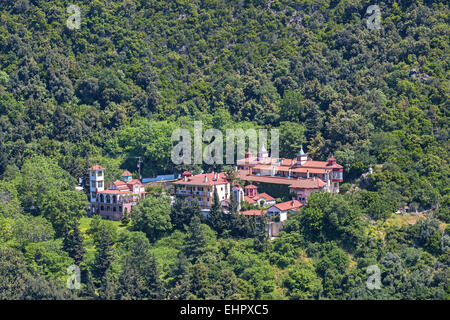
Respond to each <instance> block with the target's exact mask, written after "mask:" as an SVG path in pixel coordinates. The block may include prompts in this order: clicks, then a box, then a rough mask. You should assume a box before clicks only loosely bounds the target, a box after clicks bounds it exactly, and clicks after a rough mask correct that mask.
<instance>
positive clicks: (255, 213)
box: [239, 209, 267, 216]
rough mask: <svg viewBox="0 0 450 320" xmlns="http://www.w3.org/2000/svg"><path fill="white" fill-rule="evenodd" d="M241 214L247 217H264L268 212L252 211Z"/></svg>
mask: <svg viewBox="0 0 450 320" xmlns="http://www.w3.org/2000/svg"><path fill="white" fill-rule="evenodd" d="M239 213H240V214H243V215H245V216H263V215H265V214H266V213H267V210H257V209H252V210H247V211H241V212H239Z"/></svg>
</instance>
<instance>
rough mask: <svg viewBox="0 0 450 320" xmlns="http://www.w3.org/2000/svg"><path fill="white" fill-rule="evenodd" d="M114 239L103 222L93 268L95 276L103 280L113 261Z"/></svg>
mask: <svg viewBox="0 0 450 320" xmlns="http://www.w3.org/2000/svg"><path fill="white" fill-rule="evenodd" d="M112 245H113V240H112V238H111V234H110V233H109V232H108V230H107V229H106V225H105V224H104V223H103V224H102V226H101V229H100V241H99V244H98V246H97V253H96V255H95V260H94V266H93V268H92V274H93V276H94V277H95V278H96V279H97V280H99V281H101V280H103V278H104V277H105V275H106V271H107V270H108V268H109V266H110V265H111V262H112V260H113V256H112Z"/></svg>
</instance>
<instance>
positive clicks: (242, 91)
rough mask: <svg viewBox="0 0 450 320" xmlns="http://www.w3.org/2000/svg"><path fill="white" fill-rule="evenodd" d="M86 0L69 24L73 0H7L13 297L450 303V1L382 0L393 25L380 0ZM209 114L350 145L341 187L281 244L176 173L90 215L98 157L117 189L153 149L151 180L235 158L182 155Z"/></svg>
mask: <svg viewBox="0 0 450 320" xmlns="http://www.w3.org/2000/svg"><path fill="white" fill-rule="evenodd" d="M74 3H76V5H78V6H79V7H80V9H81V12H82V17H81V27H80V29H74V30H70V29H68V28H67V27H66V20H67V18H68V17H69V14H67V13H66V5H67V4H68V3H67V1H60V0H21V1H13V0H3V1H1V2H0V19H1V26H0V41H1V42H0V43H1V46H0V299H166V298H170V299H449V298H450V296H449V293H450V287H449V282H448V272H449V266H450V255H449V248H450V235H449V231H450V228H449V226H448V223H449V221H450V218H449V186H450V183H449V176H450V175H449V173H450V170H449V163H448V159H449V154H448V150H449V143H448V141H449V139H448V123H449V122H448V113H449V109H448V108H449V104H448V101H449V97H450V91H449V88H450V86H449V80H450V79H449V70H448V67H449V63H450V57H449V55H448V52H449V43H450V41H449V38H450V28H449V18H450V11H449V4H448V1H442V0H425V1H406V0H397V1H384V2H381V3H380V4H379V5H380V9H381V15H382V20H381V26H382V28H381V29H379V30H378V29H372V30H371V29H369V28H367V26H366V23H365V22H366V19H367V18H368V15H367V14H366V9H367V7H368V6H369V5H371V4H372V3H371V2H370V1H365V0H364V1H331V0H317V1H308V0H294V1H293V0H289V1H287V0H274V1H261V0H248V1H240V0H227V1H225V0H208V1H182V0H173V1H161V0H150V1H149V0H112V1H105V0H93V1H87V0H77V1H75V2H74ZM195 120H202V121H203V130H204V131H205V130H207V129H208V128H217V129H220V130H223V131H224V132H225V130H226V129H227V128H242V129H244V130H246V129H260V128H264V129H271V128H277V129H279V130H280V156H282V157H292V156H293V155H294V154H295V153H296V152H298V149H299V148H300V146H301V145H302V146H303V148H304V149H305V150H306V151H307V152H308V153H309V154H310V155H311V157H313V158H314V159H318V160H326V159H327V158H328V157H330V156H331V155H333V156H334V157H335V158H336V159H337V162H338V163H340V164H342V165H343V166H344V168H345V169H344V170H345V172H344V179H345V181H344V182H345V183H344V184H343V186H342V188H341V194H334V195H331V194H326V193H316V194H313V195H311V196H310V197H309V199H308V201H309V202H308V205H307V206H305V207H304V208H302V209H301V210H300V211H299V212H297V213H295V214H293V215H292V216H291V217H290V219H289V221H288V222H287V223H286V224H285V226H284V230H283V231H282V233H281V235H280V237H279V238H278V239H276V240H274V241H269V240H268V239H266V234H265V233H264V232H261V230H264V229H265V228H266V222H265V221H261V220H257V219H253V217H251V218H247V217H243V216H241V215H238V214H237V213H236V212H235V210H232V213H231V214H230V215H226V216H224V215H223V214H222V212H221V207H220V205H218V201H219V200H218V199H216V200H215V202H216V204H215V206H214V210H213V211H212V212H211V217H210V218H211V219H205V218H204V216H203V215H202V214H201V212H200V207H199V206H198V205H197V204H193V205H189V204H187V203H183V202H177V203H176V204H175V205H174V206H173V207H171V206H170V198H169V196H168V195H167V194H165V192H161V190H160V189H158V188H150V189H149V192H150V193H149V195H148V198H147V199H146V200H145V201H142V202H141V203H140V204H139V205H138V206H137V207H135V208H134V209H133V210H132V211H131V212H129V213H128V216H126V217H125V218H124V219H123V221H122V222H111V221H102V220H101V219H99V217H98V216H96V217H92V218H88V217H86V210H85V209H86V207H87V204H88V201H87V196H86V194H85V193H84V192H77V191H75V186H76V184H77V181H78V179H79V178H82V179H83V187H84V189H85V190H88V189H89V185H88V182H89V177H88V176H87V174H88V172H87V168H89V167H90V166H91V165H93V164H94V163H100V164H101V165H102V166H103V167H105V168H107V171H106V177H105V178H106V181H105V183H106V185H108V184H109V183H110V182H112V181H114V180H115V179H117V177H118V176H119V175H120V172H121V170H123V169H125V168H136V158H135V157H138V156H140V157H142V160H143V167H142V175H143V176H144V177H150V176H151V177H154V176H156V175H157V174H164V173H167V174H172V173H174V172H176V173H179V172H183V171H184V170H189V171H191V172H192V173H199V172H200V170H202V169H204V170H208V171H209V170H212V169H214V170H216V171H218V170H223V171H227V170H228V169H229V167H227V166H225V165H220V164H216V165H205V166H203V167H201V166H199V165H174V164H173V163H172V161H171V158H170V152H171V149H172V146H173V144H174V142H172V140H171V134H172V132H173V130H174V129H176V128H179V127H183V128H186V129H188V130H190V131H191V132H192V130H193V122H194V121H195ZM369 167H371V168H372V169H373V173H371V174H369V173H367V172H368V170H369ZM228 171H229V170H228ZM229 172H231V173H232V171H229ZM135 176H136V175H135ZM268 193H270V192H268ZM275 193H276V192H275ZM275 193H274V194H272V193H270V194H271V195H274V196H277V197H281V195H278V194H275ZM406 206H407V207H408V208H409V211H410V213H407V214H405V215H403V216H400V215H395V214H394V212H396V211H397V210H399V209H401V208H403V207H406ZM231 207H232V208H233V209H234V208H235V204H234V203H232V204H231ZM416 212H417V213H416ZM74 264H75V265H78V266H79V267H80V269H81V282H82V285H81V288H80V289H75V290H69V289H67V288H66V281H67V278H68V274H67V268H68V267H69V266H71V265H74ZM373 265H375V266H377V267H378V268H379V269H380V280H381V287H380V289H372V290H371V289H369V288H368V286H367V283H366V281H367V280H368V278H369V276H370V274H368V272H367V270H368V267H370V266H373Z"/></svg>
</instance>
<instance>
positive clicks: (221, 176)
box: [173, 172, 228, 186]
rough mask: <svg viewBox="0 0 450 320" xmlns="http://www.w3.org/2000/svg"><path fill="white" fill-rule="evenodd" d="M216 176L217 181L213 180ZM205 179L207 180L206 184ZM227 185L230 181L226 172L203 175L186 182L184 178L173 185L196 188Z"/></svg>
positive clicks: (188, 179)
mask: <svg viewBox="0 0 450 320" xmlns="http://www.w3.org/2000/svg"><path fill="white" fill-rule="evenodd" d="M216 174H217V180H213V179H214V176H215V175H216ZM205 177H206V178H207V181H206V182H205ZM226 183H228V180H227V179H226V176H225V173H224V172H211V173H202V174H197V175H195V176H192V177H188V178H186V181H184V178H180V179H179V180H178V181H175V182H173V184H179V185H195V186H213V185H217V184H226Z"/></svg>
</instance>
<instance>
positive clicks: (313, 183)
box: [239, 170, 326, 189]
mask: <svg viewBox="0 0 450 320" xmlns="http://www.w3.org/2000/svg"><path fill="white" fill-rule="evenodd" d="M239 178H240V179H241V180H246V181H256V182H265V183H274V184H286V185H289V186H290V187H292V188H302V189H319V188H322V187H323V186H325V185H326V183H325V182H323V181H322V180H321V179H319V178H315V179H314V178H309V179H304V178H292V177H291V178H285V177H276V176H258V175H254V174H252V175H249V174H248V172H247V170H239Z"/></svg>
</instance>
